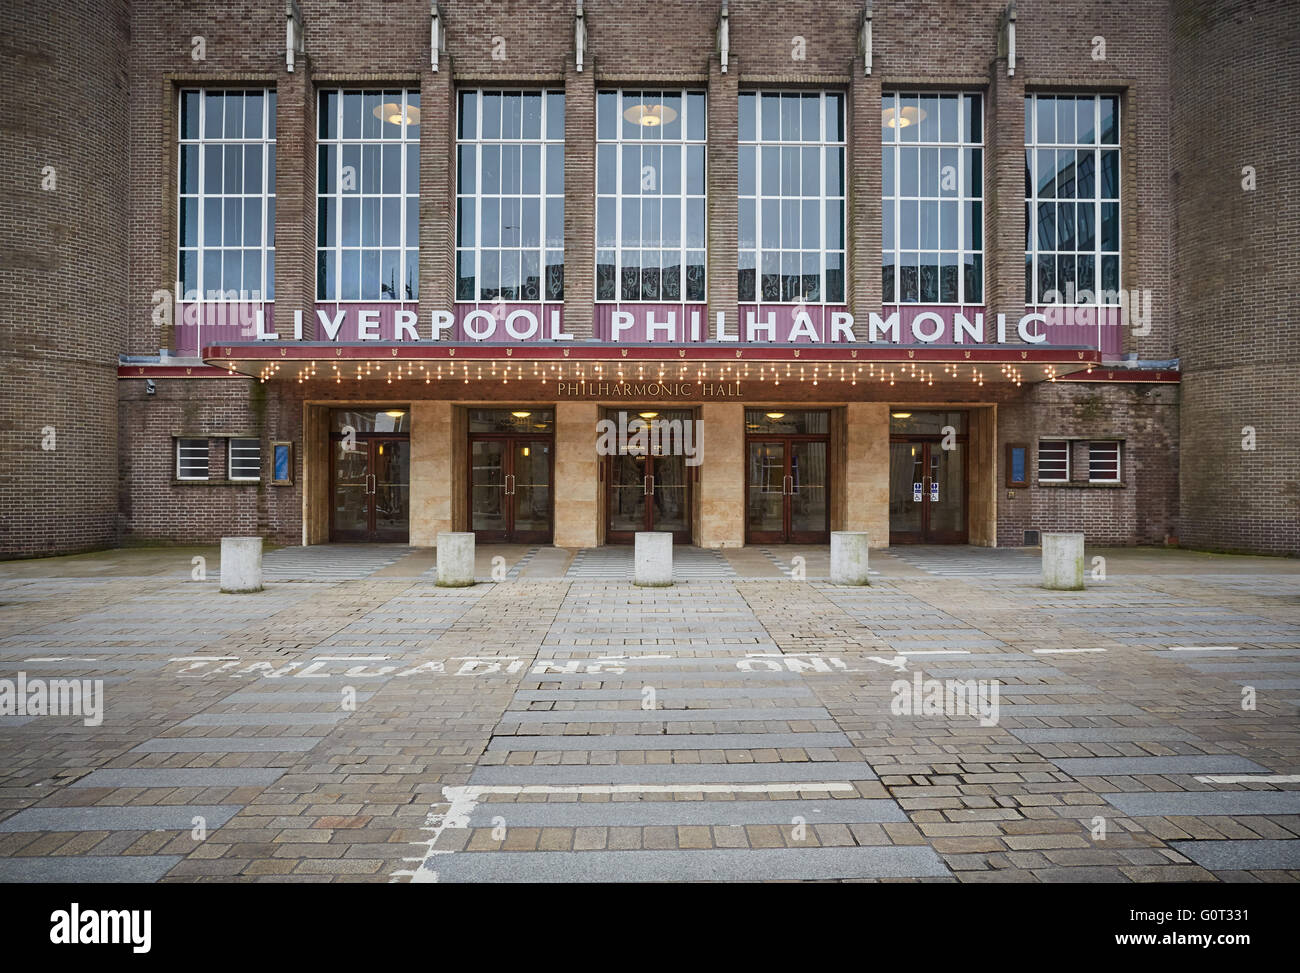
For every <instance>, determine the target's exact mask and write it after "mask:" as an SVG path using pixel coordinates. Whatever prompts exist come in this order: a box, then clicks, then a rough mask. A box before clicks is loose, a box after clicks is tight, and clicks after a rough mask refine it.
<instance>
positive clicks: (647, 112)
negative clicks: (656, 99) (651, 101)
mask: <svg viewBox="0 0 1300 973" xmlns="http://www.w3.org/2000/svg"><path fill="white" fill-rule="evenodd" d="M623 117H624V118H626V119H627V120H628V121H629V122H631V123H632V124H633V125H644V126H645V127H646V128H655V127H657V126H659V125H667V124H668V123H669V122H671V121H672V120H673V119H675V118H676V117H677V110H676V109H675V108H669V107H668V106H667V105H633V106H632V107H631V108H629V109H628V110H627V111H625V112H623Z"/></svg>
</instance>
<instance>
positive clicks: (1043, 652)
mask: <svg viewBox="0 0 1300 973" xmlns="http://www.w3.org/2000/svg"><path fill="white" fill-rule="evenodd" d="M1105 651H1106V650H1105V649H1034V655H1065V654H1067V653H1070V652H1105Z"/></svg>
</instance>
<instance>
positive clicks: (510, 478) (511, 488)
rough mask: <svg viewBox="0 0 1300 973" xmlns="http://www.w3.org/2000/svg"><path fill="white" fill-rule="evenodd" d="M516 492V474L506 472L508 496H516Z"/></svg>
mask: <svg viewBox="0 0 1300 973" xmlns="http://www.w3.org/2000/svg"><path fill="white" fill-rule="evenodd" d="M514 494H515V475H514V474H513V473H507V474H506V496H507V497H512V496H514Z"/></svg>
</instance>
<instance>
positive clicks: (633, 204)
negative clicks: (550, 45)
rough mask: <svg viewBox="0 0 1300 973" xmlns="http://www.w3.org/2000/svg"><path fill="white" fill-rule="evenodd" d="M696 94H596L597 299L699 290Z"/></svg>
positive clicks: (662, 297)
mask: <svg viewBox="0 0 1300 973" xmlns="http://www.w3.org/2000/svg"><path fill="white" fill-rule="evenodd" d="M704 105H705V97H704V92H702V91H602V92H600V93H599V94H598V95H597V97H596V300H598V301H646V302H677V301H703V300H704V299H705V271H704V253H705V233H706V220H705V205H704V199H705V138H706V131H707V129H706V126H705V107H704Z"/></svg>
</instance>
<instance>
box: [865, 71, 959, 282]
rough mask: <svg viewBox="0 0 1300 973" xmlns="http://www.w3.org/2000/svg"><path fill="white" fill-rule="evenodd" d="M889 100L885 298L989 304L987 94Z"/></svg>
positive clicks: (884, 126)
mask: <svg viewBox="0 0 1300 973" xmlns="http://www.w3.org/2000/svg"><path fill="white" fill-rule="evenodd" d="M883 104H884V111H883V112H882V115H881V142H882V143H883V146H882V167H883V168H882V173H881V176H882V187H883V198H884V206H883V207H882V213H881V230H882V240H881V244H882V246H881V253H882V257H883V261H884V271H883V286H884V302H885V303H886V304H893V303H898V304H982V303H983V302H984V200H983V197H984V185H983V177H984V151H983V148H982V146H983V139H984V137H983V99H982V97H981V96H980V95H978V94H947V93H935V94H903V93H886V94H885V96H884V99H883Z"/></svg>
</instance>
